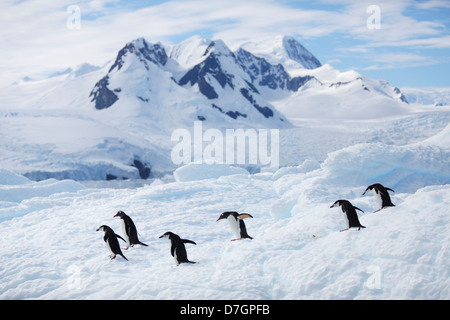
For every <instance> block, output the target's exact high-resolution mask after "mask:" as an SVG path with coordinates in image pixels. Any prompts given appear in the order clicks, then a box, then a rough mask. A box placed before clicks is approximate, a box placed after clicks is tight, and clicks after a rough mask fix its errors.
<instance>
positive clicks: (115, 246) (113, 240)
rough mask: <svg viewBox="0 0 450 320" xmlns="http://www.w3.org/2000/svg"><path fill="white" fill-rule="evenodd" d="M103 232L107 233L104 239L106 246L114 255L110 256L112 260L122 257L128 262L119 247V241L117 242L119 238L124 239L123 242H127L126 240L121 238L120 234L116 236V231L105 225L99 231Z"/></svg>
mask: <svg viewBox="0 0 450 320" xmlns="http://www.w3.org/2000/svg"><path fill="white" fill-rule="evenodd" d="M99 230H102V231H104V232H105V236H104V237H103V240H104V241H105V243H106V246H107V247H108V248H109V250H110V251H111V252H112V254H111V255H110V256H109V257H110V258H111V260H112V259H114V258H115V257H116V255H118V254H119V255H121V256H122V258H124V259H125V260H127V261H128V259H127V258H126V257H125V256H124V255H123V253H122V251H121V250H120V246H119V240H117V238H120V239H122V240H123V241H125V239H124V238H122V237H121V236H119V235H118V234H115V233H114V231H113V230H112V229H111V228H110V227H108V226H105V225H102V226H100V227H99V228H98V229H97V231H99Z"/></svg>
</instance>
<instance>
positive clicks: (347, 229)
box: [339, 228, 348, 232]
mask: <svg viewBox="0 0 450 320" xmlns="http://www.w3.org/2000/svg"><path fill="white" fill-rule="evenodd" d="M347 230H348V228H347V229H342V230H339V232H342V231H347Z"/></svg>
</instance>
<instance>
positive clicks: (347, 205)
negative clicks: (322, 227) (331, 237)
mask: <svg viewBox="0 0 450 320" xmlns="http://www.w3.org/2000/svg"><path fill="white" fill-rule="evenodd" d="M335 207H341V208H342V210H343V211H344V210H347V209H348V208H354V209H356V210H359V211H361V212H364V211H363V210H361V209H360V208H358V207H355V206H354V205H352V204H351V203H350V201H348V200H337V201H335V202H334V203H333V205H332V206H331V207H330V208H335Z"/></svg>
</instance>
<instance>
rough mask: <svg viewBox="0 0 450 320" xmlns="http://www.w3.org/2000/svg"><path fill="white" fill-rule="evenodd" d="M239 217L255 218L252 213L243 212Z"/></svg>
mask: <svg viewBox="0 0 450 320" xmlns="http://www.w3.org/2000/svg"><path fill="white" fill-rule="evenodd" d="M238 218H239V219H245V218H253V216H252V215H251V214H250V213H241V214H239V215H238Z"/></svg>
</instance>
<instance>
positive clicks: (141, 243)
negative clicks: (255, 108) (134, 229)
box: [139, 241, 148, 247]
mask: <svg viewBox="0 0 450 320" xmlns="http://www.w3.org/2000/svg"><path fill="white" fill-rule="evenodd" d="M139 244H140V245H141V246H144V247H148V244H145V243H143V242H140V241H139Z"/></svg>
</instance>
